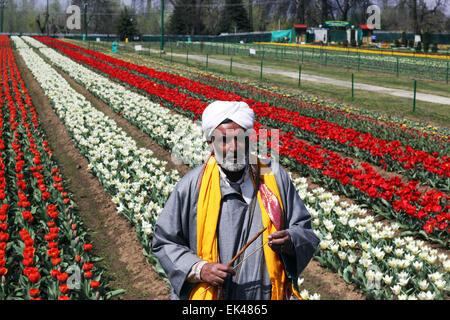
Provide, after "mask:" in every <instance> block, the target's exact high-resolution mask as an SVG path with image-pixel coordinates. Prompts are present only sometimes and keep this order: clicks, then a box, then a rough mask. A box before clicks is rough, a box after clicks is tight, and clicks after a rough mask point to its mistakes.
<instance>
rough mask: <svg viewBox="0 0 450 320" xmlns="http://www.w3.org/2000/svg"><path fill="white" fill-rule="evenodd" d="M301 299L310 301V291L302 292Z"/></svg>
mask: <svg viewBox="0 0 450 320" xmlns="http://www.w3.org/2000/svg"><path fill="white" fill-rule="evenodd" d="M300 297H302V299H303V300H308V299H309V292H308V290H306V289H304V290H302V292H300Z"/></svg>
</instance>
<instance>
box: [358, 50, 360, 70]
mask: <svg viewBox="0 0 450 320" xmlns="http://www.w3.org/2000/svg"><path fill="white" fill-rule="evenodd" d="M360 64H361V56H360V54H359V51H358V71H359V66H360Z"/></svg>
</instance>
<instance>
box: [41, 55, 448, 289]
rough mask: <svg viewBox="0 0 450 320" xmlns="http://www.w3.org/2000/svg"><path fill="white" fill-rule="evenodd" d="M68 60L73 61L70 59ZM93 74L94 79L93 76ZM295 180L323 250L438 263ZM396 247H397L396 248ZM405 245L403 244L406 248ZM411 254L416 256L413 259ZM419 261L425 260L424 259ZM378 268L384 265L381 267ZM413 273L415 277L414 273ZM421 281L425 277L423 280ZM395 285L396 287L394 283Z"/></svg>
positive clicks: (352, 258) (371, 260)
mask: <svg viewBox="0 0 450 320" xmlns="http://www.w3.org/2000/svg"><path fill="white" fill-rule="evenodd" d="M42 51H44V50H42ZM45 51H46V55H47V57H49V58H50V59H52V61H54V60H53V58H54V59H57V56H54V55H53V54H51V51H50V50H47V49H46V50H45ZM47 51H48V52H47ZM65 59H68V58H65ZM69 61H72V60H70V59H69ZM69 61H65V62H64V63H65V65H69V63H68V62H69ZM61 63H63V62H61ZM80 67H81V66H80V65H78V64H77V68H78V69H81V68H80ZM95 75H96V78H95V79H97V80H95V81H97V83H103V81H101V79H100V78H102V77H101V76H99V75H97V74H95ZM91 76H92V77H93V78H94V75H91ZM92 81H93V80H92ZM96 90H99V91H100V92H101V90H102V88H101V87H100V86H99V87H97V88H96ZM105 90H107V87H106V88H105ZM130 92H131V91H129V90H128V92H127V91H125V92H124V97H125V98H126V97H127V96H126V95H127V94H129V93H130ZM131 93H132V92H131ZM133 94H134V93H133ZM134 107H138V105H134ZM124 113H125V110H124ZM154 125H158V123H155V124H154ZM159 126H160V132H161V134H164V135H165V137H167V136H170V134H171V132H170V131H171V128H169V127H168V126H164V125H161V124H159ZM183 128H188V126H183V127H178V130H177V133H176V134H177V135H179V136H181V137H182V136H183V135H184V133H183V131H182V130H183ZM172 130H173V129H172ZM194 134H195V133H194ZM194 139H198V140H200V139H202V136H201V132H197V136H196V137H195V136H194ZM192 149H193V151H191V152H190V156H191V157H193V156H194V155H195V151H194V150H195V148H192ZM186 156H189V152H187V153H186ZM293 181H294V184H295V185H296V187H297V188H298V191H299V194H300V196H301V198H302V199H303V200H304V201H305V203H308V204H309V207H308V210H309V212H310V213H311V216H312V218H313V228H314V229H315V230H316V233H317V234H318V235H319V237H320V238H321V239H322V241H321V243H320V247H321V249H322V250H329V251H330V252H333V253H335V254H337V256H338V257H339V259H340V260H342V261H344V260H347V261H348V263H349V264H353V263H356V262H357V261H358V260H359V264H360V265H361V266H363V267H364V268H366V269H370V266H376V265H377V263H379V262H381V261H383V259H384V258H385V256H386V255H389V254H390V253H391V252H394V254H395V258H394V257H391V258H390V259H389V262H390V266H391V268H392V271H393V272H394V273H395V272H396V270H400V269H401V270H405V269H407V268H408V267H409V266H410V265H413V266H414V268H415V270H417V269H418V268H419V265H420V264H421V263H422V264H423V263H428V264H431V265H433V264H437V263H435V262H436V258H437V256H438V255H437V251H436V250H434V249H430V248H429V247H428V246H425V245H424V242H423V241H415V240H413V239H412V238H411V237H403V238H401V237H395V232H396V231H397V230H398V224H396V223H391V224H387V225H385V224H382V223H380V222H374V218H373V217H372V216H369V215H366V211H365V210H364V209H361V208H360V207H358V206H356V205H350V204H348V203H346V202H343V201H340V199H339V197H338V196H333V195H332V194H331V193H326V192H324V191H325V190H324V189H323V188H317V189H315V190H313V191H312V192H308V191H307V189H308V186H307V183H306V179H304V178H300V179H294V180H293ZM315 203H317V204H318V209H317V210H316V209H314V208H313V207H312V205H313V204H315ZM321 225H323V226H324V227H325V230H326V232H325V231H323V228H322V229H320V228H319V226H321ZM336 227H337V228H338V229H340V228H343V227H345V228H346V230H353V232H351V233H346V234H342V233H339V232H334V231H335V229H336ZM319 230H320V231H319ZM333 236H334V237H333ZM349 237H353V238H349ZM361 239H364V241H361ZM383 239H385V240H386V241H387V240H389V241H388V242H389V244H385V245H384V246H383V248H380V247H377V246H376V245H373V244H374V243H375V244H377V242H380V243H381V242H382V241H380V240H383ZM386 241H384V242H386ZM394 247H395V250H393V249H394ZM402 247H404V249H403V248H402ZM352 248H355V250H354V252H352V251H351V250H350V249H352ZM356 248H360V249H362V250H363V253H362V254H360V256H359V257H358V254H357V250H356ZM413 255H414V256H413ZM400 257H402V259H400ZM411 257H412V258H413V259H411ZM420 260H423V261H424V262H422V261H420ZM408 261H409V263H408ZM439 261H440V262H441V263H442V267H443V269H444V270H445V272H447V273H448V272H449V260H448V259H447V256H446V255H440V256H439ZM411 262H412V264H411ZM379 269H382V268H381V267H380V268H379ZM417 271H419V270H417ZM437 274H439V273H437ZM432 275H436V273H432V274H431V275H430V277H433V276H432ZM366 276H367V277H368V280H372V279H373V278H376V279H379V278H380V274H379V273H377V274H373V271H372V270H369V272H367V273H366ZM410 276H412V277H415V275H414V273H413V274H411V275H410ZM389 277H394V276H392V275H389V274H386V275H384V276H382V278H383V279H385V280H386V281H385V283H389V284H390V283H392V280H393V279H390V278H389ZM443 278H444V277H443V275H442V274H441V276H440V277H438V276H436V277H435V278H433V279H435V280H436V281H433V283H435V284H436V282H437V285H436V286H437V287H438V288H440V287H442V286H445V282H442V281H445V280H443ZM422 281H426V280H425V279H423V280H422ZM439 281H441V282H439ZM399 283H403V282H401V279H399ZM393 287H394V288H396V287H395V286H393ZM393 292H394V293H395V292H397V291H395V290H393ZM401 294H403V293H401V292H400V293H399V294H397V296H398V297H399V298H401V297H400V295H401ZM425 294H426V293H425ZM430 294H432V293H430ZM429 296H430V295H429V294H428V295H427V296H426V297H429ZM402 297H403V296H402ZM417 297H418V298H422V297H425V296H424V295H423V294H421V295H418V296H417Z"/></svg>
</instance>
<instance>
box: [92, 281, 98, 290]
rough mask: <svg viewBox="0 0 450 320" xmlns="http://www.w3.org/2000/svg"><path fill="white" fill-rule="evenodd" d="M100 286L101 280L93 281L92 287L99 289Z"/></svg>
mask: <svg viewBox="0 0 450 320" xmlns="http://www.w3.org/2000/svg"><path fill="white" fill-rule="evenodd" d="M99 286H100V281H91V288H92V289H97V288H98V287H99Z"/></svg>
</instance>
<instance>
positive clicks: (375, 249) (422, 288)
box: [293, 178, 450, 299]
mask: <svg viewBox="0 0 450 320" xmlns="http://www.w3.org/2000/svg"><path fill="white" fill-rule="evenodd" d="M293 182H294V185H295V186H296V188H297V190H298V192H299V195H300V197H301V198H302V199H303V201H304V202H305V203H306V207H307V209H308V211H309V212H310V214H311V217H312V219H313V221H312V223H313V229H314V230H315V232H316V234H318V236H319V238H320V239H321V242H320V245H319V246H320V248H321V250H323V251H327V252H331V253H332V254H333V255H334V256H335V257H336V261H339V264H340V265H341V266H345V267H347V266H350V265H354V264H359V265H360V266H362V267H364V270H365V272H364V275H365V277H366V281H367V283H378V284H379V287H378V288H377V289H380V288H383V289H385V290H386V291H387V294H388V295H389V292H391V293H392V296H397V298H398V299H405V298H407V299H430V298H431V299H433V298H434V297H435V296H436V291H440V293H441V294H444V293H445V291H446V290H448V284H449V280H450V279H449V272H450V260H449V259H448V256H447V254H445V253H441V254H439V252H438V250H436V249H432V248H431V247H430V246H428V245H426V244H425V242H424V241H422V240H414V238H413V237H410V236H405V237H400V236H396V235H395V232H396V231H397V230H398V229H399V227H398V224H396V223H395V222H394V223H391V224H383V223H381V222H374V218H373V216H369V215H367V213H366V210H365V209H361V208H360V207H358V206H357V205H354V204H352V205H350V204H349V203H348V202H346V201H341V200H340V199H339V197H338V196H334V195H333V194H331V193H329V192H325V190H324V189H323V188H316V189H314V190H313V191H312V192H309V191H308V184H307V181H306V179H305V178H297V179H293ZM342 268H344V267H342ZM381 270H385V271H384V272H382V271H381ZM410 281H411V283H412V284H414V287H413V290H411V289H409V291H408V290H407V289H406V285H407V284H408V282H410ZM394 282H397V283H395V284H394ZM430 284H433V286H431V285H430ZM431 287H434V288H435V289H434V290H432V289H431ZM427 289H430V290H431V291H426V290H427ZM406 291H408V294H406Z"/></svg>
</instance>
